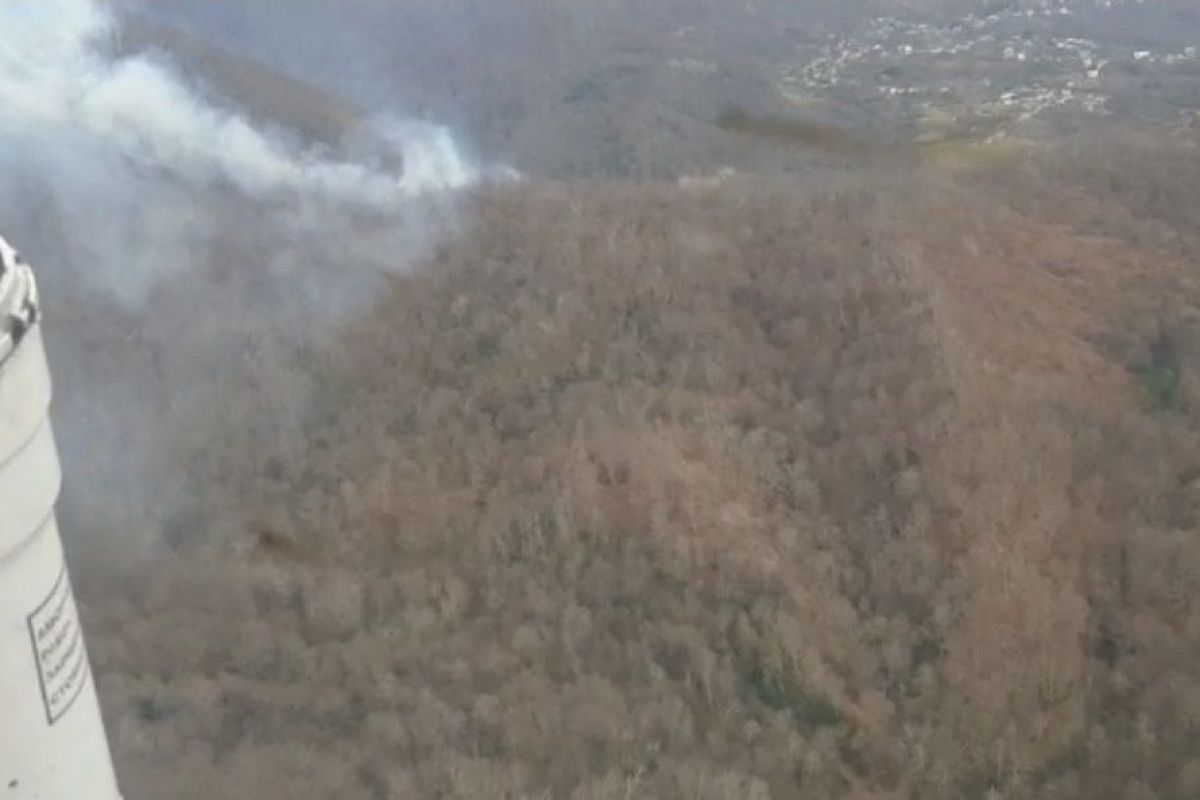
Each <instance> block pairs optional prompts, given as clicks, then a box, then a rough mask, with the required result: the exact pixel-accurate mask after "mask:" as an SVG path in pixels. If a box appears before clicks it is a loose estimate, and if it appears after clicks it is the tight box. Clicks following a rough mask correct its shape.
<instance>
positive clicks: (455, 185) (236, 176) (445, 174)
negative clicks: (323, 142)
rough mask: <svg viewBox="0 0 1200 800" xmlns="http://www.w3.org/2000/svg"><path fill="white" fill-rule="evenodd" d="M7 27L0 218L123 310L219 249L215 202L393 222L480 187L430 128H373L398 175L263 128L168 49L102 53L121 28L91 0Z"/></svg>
mask: <svg viewBox="0 0 1200 800" xmlns="http://www.w3.org/2000/svg"><path fill="white" fill-rule="evenodd" d="M0 25H3V26H4V31H5V33H4V37H3V40H2V41H0V108H2V109H3V113H2V114H0V147H2V148H3V155H0V167H3V169H4V175H5V184H6V186H5V187H3V189H2V190H0V194H2V195H3V196H2V197H0V211H2V212H3V216H2V220H3V221H4V222H5V223H8V224H9V226H10V227H9V228H8V230H9V232H10V235H13V236H14V237H15V238H17V239H18V240H21V241H23V242H24V244H25V246H26V248H29V249H37V250H40V251H45V252H46V253H47V254H48V255H50V256H51V257H53V258H55V259H56V261H58V262H59V263H63V262H64V261H65V262H66V263H68V264H76V265H78V264H86V265H87V267H88V268H87V269H85V270H82V272H81V274H82V277H83V278H84V279H87V280H94V279H97V278H99V279H100V280H99V282H98V283H99V284H100V285H102V286H103V287H104V288H105V289H107V290H109V291H111V292H113V293H115V294H116V295H117V296H119V297H121V298H122V299H123V300H125V301H127V302H140V301H141V300H142V299H144V297H145V295H146V293H147V292H148V291H149V290H150V288H151V287H152V285H153V283H154V281H155V280H156V279H157V278H159V277H161V276H162V275H163V274H164V273H172V272H176V273H177V272H179V271H180V270H181V269H184V268H186V267H187V266H188V265H189V264H191V262H193V261H194V257H192V256H189V252H195V250H196V249H197V248H198V247H203V246H204V245H205V243H206V242H209V243H210V242H211V239H212V237H213V236H214V234H215V231H214V229H213V228H214V225H215V224H216V222H217V220H216V219H214V215H213V214H211V213H209V209H210V208H211V205H212V202H213V194H214V193H217V192H228V191H231V190H232V191H236V192H238V193H241V194H243V195H245V196H248V197H251V198H255V199H259V200H262V201H264V202H269V203H272V204H273V208H272V209H271V211H272V213H274V214H276V215H278V214H279V213H280V209H281V208H286V209H288V211H289V213H290V212H291V211H292V210H294V208H295V207H298V206H306V207H309V208H311V207H313V206H314V205H326V206H330V207H333V208H334V209H337V210H344V209H346V208H348V207H349V208H354V209H358V210H364V209H365V210H372V211H374V212H377V213H389V214H399V213H401V212H407V211H411V208H412V207H413V206H414V204H418V203H428V202H431V200H430V198H436V196H437V195H443V194H446V193H450V192H453V191H455V190H459V189H463V188H465V187H469V186H471V185H473V184H475V183H476V182H477V181H479V180H480V178H481V177H482V175H481V172H480V170H479V169H477V168H476V167H475V166H474V165H473V164H471V163H470V162H469V161H468V160H467V159H466V158H465V157H464V156H463V155H462V153H461V152H460V150H459V148H458V147H457V145H456V143H455V142H454V140H453V137H452V136H451V134H450V133H449V131H447V130H446V129H444V128H441V127H439V126H436V125H432V124H428V123H420V122H400V123H396V122H380V123H377V124H375V125H374V126H373V127H374V128H376V129H378V134H377V136H376V138H377V140H378V141H379V142H381V143H386V144H387V145H388V146H390V147H393V148H395V149H396V150H397V151H399V153H400V154H401V156H400V158H399V159H393V160H394V161H400V160H402V161H403V167H402V168H401V169H400V170H397V171H389V170H387V169H383V168H380V167H379V166H378V165H377V164H374V163H371V162H370V161H366V160H364V161H354V160H343V159H339V158H336V157H332V156H331V155H330V154H329V152H328V149H327V148H325V149H323V150H318V148H315V147H312V146H306V145H305V144H304V143H303V142H300V141H298V137H296V136H289V135H288V134H287V132H283V131H272V130H264V129H263V128H262V127H260V126H259V125H257V124H256V123H255V122H252V121H251V120H250V119H249V118H248V117H247V116H246V115H244V114H243V113H239V112H237V111H233V110H229V109H227V108H222V107H221V106H220V105H218V104H217V103H215V102H212V101H210V100H209V99H207V98H206V97H204V96H203V95H202V94H201V93H200V92H199V91H197V90H196V89H195V88H193V87H192V86H190V85H189V84H188V82H187V81H186V80H185V79H184V78H183V77H182V76H181V75H180V74H179V73H178V72H177V71H176V70H175V69H174V68H173V67H172V66H171V65H170V63H168V62H167V61H166V60H164V59H163V58H162V56H161V55H159V54H154V55H150V54H138V55H133V56H130V57H123V58H112V57H109V56H106V55H105V53H106V52H107V51H108V50H110V49H111V48H109V47H108V45H109V44H110V42H111V41H112V40H113V39H114V37H115V36H116V35H117V34H118V30H117V28H116V25H115V22H114V19H113V17H112V15H111V14H110V13H108V11H107V10H106V9H104V8H102V7H100V6H98V5H97V4H96V3H95V2H93V1H92V0H6V2H4V3H3V4H0ZM364 125H367V126H370V125H371V123H364ZM17 187H21V188H19V189H18V188H17ZM29 192H33V196H30V194H29ZM38 200H41V201H43V203H44V204H45V205H47V206H49V207H50V208H52V209H53V210H54V211H55V213H56V214H57V216H58V217H59V218H60V220H59V224H58V225H57V226H56V228H55V229H54V230H53V231H49V232H47V231H40V230H39V227H40V226H38V225H30V224H29V221H28V220H27V219H26V217H27V216H28V214H29V211H30V209H29V205H30V203H31V202H36V201H38ZM309 216H310V217H311V218H317V217H320V216H321V215H319V214H312V213H310V215H309ZM14 223H15V224H16V225H17V226H18V227H16V228H14V227H12V225H13V224H14ZM413 233H420V232H413ZM419 238H422V239H423V238H424V237H423V236H421V237H419Z"/></svg>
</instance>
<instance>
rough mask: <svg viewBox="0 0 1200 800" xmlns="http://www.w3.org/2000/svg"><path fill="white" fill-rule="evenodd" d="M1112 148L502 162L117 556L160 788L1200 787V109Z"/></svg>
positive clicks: (303, 355) (105, 670) (247, 361)
mask: <svg viewBox="0 0 1200 800" xmlns="http://www.w3.org/2000/svg"><path fill="white" fill-rule="evenodd" d="M1088 147H1089V148H1093V149H1089V150H1087V151H1086V153H1082V154H1080V155H1078V156H1073V155H1072V153H1071V150H1070V148H1065V149H1062V150H1057V151H1053V152H1052V153H1051V154H1048V155H1045V156H1043V155H1037V154H1034V155H1029V156H1026V157H1023V159H1022V160H1020V161H1017V162H1009V163H1007V164H1006V165H1005V166H1004V168H1002V169H993V168H976V169H973V170H967V171H963V170H958V171H953V172H951V171H946V170H934V169H922V170H920V171H913V170H906V169H900V168H897V169H895V170H893V171H890V172H887V173H884V172H881V171H879V170H875V171H872V172H871V173H869V174H868V173H848V174H845V175H843V176H842V177H841V178H839V179H837V180H832V179H830V180H829V181H827V182H824V183H821V182H813V183H810V184H802V185H797V184H796V183H794V182H786V181H782V180H775V181H773V180H770V179H767V178H733V179H730V180H727V181H726V182H724V183H723V184H720V185H713V186H710V187H707V188H705V187H700V188H693V189H689V190H685V189H681V188H679V187H678V186H676V185H674V184H624V183H616V184H591V185H587V184H561V183H553V182H541V183H533V184H528V185H524V186H518V187H512V188H509V189H502V190H493V191H489V192H485V193H484V194H482V195H481V196H479V197H477V198H475V199H474V200H473V201H472V203H473V207H472V209H471V214H470V215H469V219H470V220H472V222H471V224H470V228H469V230H468V231H467V232H465V233H464V234H462V235H461V236H458V237H455V238H454V239H452V240H450V241H448V242H447V243H446V244H444V245H443V246H441V247H439V248H438V249H437V251H436V252H435V253H433V254H432V255H431V256H430V258H429V259H428V263H426V264H425V265H424V266H423V267H422V268H421V269H419V270H417V271H416V272H414V273H412V274H408V275H402V276H399V277H392V278H390V279H389V285H390V289H389V290H388V291H386V292H383V293H381V295H380V296H379V298H378V300H377V302H376V303H374V304H373V305H372V307H371V309H370V311H369V313H365V314H363V315H361V316H357V317H351V318H348V319H347V320H346V321H345V322H344V323H343V324H342V325H341V326H340V327H339V329H338V330H336V331H334V332H332V333H331V332H330V331H328V330H320V331H312V332H310V333H308V334H298V333H297V332H296V331H295V330H292V329H288V330H279V331H276V332H275V333H272V332H270V331H267V332H265V333H264V332H261V331H260V332H257V333H256V334H255V336H254V338H247V340H246V342H245V345H244V348H243V353H244V358H243V360H242V361H240V362H239V365H238V366H237V367H236V368H235V369H233V370H229V371H227V372H226V374H224V376H223V377H222V378H221V379H220V382H219V383H218V384H217V385H216V386H215V387H214V389H213V391H214V392H215V395H216V397H218V398H219V401H217V402H213V403H210V404H208V405H207V406H206V409H207V410H205V411H202V412H201V413H199V414H192V415H190V416H189V424H188V425H187V426H184V427H179V428H178V429H177V433H176V436H175V438H174V439H173V440H172V441H171V442H170V446H169V449H168V452H170V453H171V454H172V455H171V458H172V459H173V460H172V461H171V462H170V465H169V466H170V469H171V470H172V471H173V472H175V473H177V474H179V475H183V476H186V479H185V481H186V485H187V489H188V491H187V493H185V494H183V495H182V497H183V500H182V501H181V502H179V503H178V504H176V503H175V502H172V505H171V507H169V508H163V509H161V514H162V515H163V518H162V520H161V522H160V523H159V524H161V526H162V528H161V529H162V533H163V535H164V536H165V537H166V538H167V541H168V542H169V543H170V547H169V548H167V549H166V551H165V552H156V553H149V554H147V555H145V556H144V557H143V558H142V559H141V560H140V561H137V562H135V563H133V564H119V563H116V562H115V561H114V560H112V559H110V558H106V556H105V554H104V553H103V552H100V551H98V550H92V551H89V550H87V546H86V543H85V544H84V545H83V548H84V549H83V550H81V551H80V552H81V558H83V559H85V561H86V563H88V564H89V568H88V570H86V571H85V572H83V573H81V574H80V577H79V582H80V586H79V591H80V595H81V597H82V598H83V599H84V600H85V601H86V602H85V614H86V623H87V625H88V628H89V632H90V635H91V639H90V642H91V650H92V654H93V659H94V666H95V673H96V675H97V678H98V682H99V686H100V692H101V696H102V700H103V704H104V707H105V712H106V716H107V719H108V722H109V726H110V731H111V733H112V736H113V740H114V747H115V751H116V755H117V758H118V763H119V765H120V771H121V773H122V776H123V779H124V788H125V792H126V795H127V797H128V798H130V800H138V798H143V797H145V798H150V797H164V796H170V797H176V798H181V799H183V800H186V798H208V797H256V798H266V799H268V800H269V798H274V797H279V798H284V797H287V798H293V797H306V798H307V797H313V798H318V797H329V798H334V797H338V798H345V797H378V798H392V797H394V798H407V797H445V798H464V799H465V798H495V797H511V798H543V797H544V798H550V797H555V798H557V797H565V798H573V799H574V800H601V799H604V800H608V799H609V798H612V799H614V800H615V799H616V798H633V797H639V798H640V797H646V798H651V797H653V798H659V799H660V800H671V799H672V798H711V800H733V798H739V800H740V799H741V798H769V797H780V798H787V797H804V798H844V797H857V798H867V797H871V798H882V797H897V798H899V797H922V798H939V797H943V798H956V797H964V796H976V797H977V796H984V795H987V794H988V793H989V792H992V793H994V794H993V795H992V796H1003V797H1011V798H1023V797H1029V798H1032V797H1038V798H1050V797H1062V798H1068V797H1093V798H1100V797H1114V798H1116V797H1120V798H1129V797H1135V798H1141V797H1146V798H1149V797H1175V796H1179V797H1184V796H1190V795H1192V794H1194V793H1195V792H1197V791H1200V761H1197V760H1196V759H1195V755H1194V754H1195V752H1196V749H1195V748H1196V744H1197V735H1198V734H1200V705H1198V700H1197V698H1200V688H1198V687H1200V675H1198V674H1197V668H1198V664H1197V662H1196V660H1195V659H1194V658H1193V657H1192V654H1194V653H1195V651H1196V647H1197V646H1198V645H1200V614H1197V612H1196V610H1195V609H1194V608H1193V603H1192V601H1191V598H1192V597H1194V596H1196V592H1197V589H1200V586H1198V585H1197V583H1198V581H1200V543H1198V542H1197V540H1196V538H1195V536H1194V535H1193V533H1192V532H1193V531H1194V530H1195V526H1196V525H1197V524H1198V522H1200V520H1198V519H1197V517H1196V514H1197V511H1198V506H1197V504H1196V500H1195V497H1196V494H1195V492H1196V486H1197V484H1196V480H1197V476H1198V475H1200V436H1198V433H1200V430H1198V427H1197V422H1198V421H1200V418H1198V417H1197V416H1196V411H1197V409H1198V408H1200V406H1198V405H1197V401H1198V399H1200V398H1197V396H1196V384H1195V378H1194V376H1193V375H1192V374H1191V373H1190V372H1189V371H1188V369H1187V365H1188V364H1190V363H1193V360H1194V359H1193V356H1194V354H1195V352H1196V346H1197V345H1196V343H1197V341H1200V340H1198V339H1197V336H1196V322H1197V319H1198V317H1197V311H1198V309H1200V295H1198V294H1197V286H1196V283H1195V280H1194V278H1193V277H1192V276H1191V274H1190V272H1191V267H1190V266H1189V265H1190V264H1192V263H1194V260H1195V257H1196V256H1197V254H1198V253H1200V248H1197V246H1196V239H1195V235H1194V230H1192V228H1191V223H1190V221H1189V220H1193V219H1194V218H1195V217H1194V216H1191V215H1190V214H1189V213H1188V212H1187V209H1193V210H1195V209H1197V208H1198V206H1197V200H1196V195H1195V194H1194V189H1193V188H1192V187H1194V186H1195V185H1196V184H1195V181H1194V180H1191V179H1190V178H1189V177H1188V176H1189V175H1193V174H1194V172H1195V166H1194V165H1195V163H1196V162H1195V160H1194V157H1193V155H1194V152H1195V147H1196V143H1195V141H1194V140H1186V141H1185V140H1170V141H1168V140H1165V139H1160V138H1156V139H1152V140H1149V141H1143V140H1141V139H1138V138H1137V137H1132V138H1120V139H1116V140H1112V139H1109V140H1099V141H1096V142H1092V143H1090V144H1089V145H1088ZM1094 148H1100V149H1094ZM1098 153H1107V154H1109V155H1111V156H1112V157H1111V158H1107V159H1103V160H1101V159H1098V158H1097V154H1098ZM1118 153H1119V154H1120V156H1119V157H1118V156H1117V155H1116V154H1118ZM1100 163H1104V164H1105V166H1103V167H1099V166H1097V165H1098V164H1100ZM1051 164H1052V165H1054V168H1053V170H1052V169H1050V168H1049V165H1051ZM1147 165H1154V167H1153V169H1149V168H1148V167H1147ZM1142 181H1152V182H1151V183H1147V184H1145V186H1146V188H1145V190H1144V191H1143V190H1141V189H1140V188H1139V187H1140V186H1142V185H1143V184H1142ZM1114 187H1120V190H1119V191H1114ZM1151 187H1153V188H1151ZM1164 193H1166V194H1164ZM1164 197H1170V198H1171V201H1170V206H1169V207H1170V208H1172V209H1175V210H1176V211H1175V213H1173V214H1172V215H1167V214H1164V213H1162V212H1161V211H1160V210H1159V209H1158V206H1157V205H1156V204H1158V203H1163V202H1166V201H1165V200H1164V199H1163V198H1164ZM230 290H231V291H233V289H232V288H231V289H230ZM217 294H218V295H219V290H218V292H217ZM173 297H175V298H176V299H172V298H173ZM159 299H160V302H159V304H158V305H157V307H156V308H155V309H154V311H153V314H156V315H163V317H164V318H165V319H172V320H178V319H180V318H186V315H187V314H188V313H189V312H188V311H186V307H187V305H188V304H189V303H191V304H194V303H195V302H196V300H195V296H194V295H191V294H189V293H187V292H186V291H182V292H180V294H179V295H178V296H174V295H171V294H164V295H162V296H161V297H160V298H159ZM206 302H207V301H206ZM60 313H61V312H60ZM190 313H191V314H195V313H203V311H199V312H197V311H192V312H190ZM181 315H182V316H181ZM151 324H153V320H152V321H151ZM264 337H265V338H264ZM154 347H155V345H152V344H151V343H150V342H148V341H143V342H142V343H141V344H139V343H138V341H137V340H136V339H135V340H134V341H133V342H132V343H131V344H130V345H129V347H128V348H127V349H126V350H125V351H123V353H122V354H121V355H120V356H115V358H118V359H134V360H137V359H141V358H146V359H150V360H153V359H154V358H155V357H156V356H155V354H154V353H153V352H152V350H153V348H154ZM151 394H152V395H153V392H152V393H151ZM163 396H164V398H165V397H168V396H169V392H165V391H164V392H163ZM164 402H170V401H169V400H164ZM156 513H157V512H156Z"/></svg>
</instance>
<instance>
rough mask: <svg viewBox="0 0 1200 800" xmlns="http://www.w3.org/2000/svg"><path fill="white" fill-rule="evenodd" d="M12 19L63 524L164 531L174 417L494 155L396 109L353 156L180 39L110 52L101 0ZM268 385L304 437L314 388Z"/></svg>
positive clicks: (448, 228)
mask: <svg viewBox="0 0 1200 800" xmlns="http://www.w3.org/2000/svg"><path fill="white" fill-rule="evenodd" d="M331 2H333V0H331ZM0 26H2V31H3V33H0V232H3V234H4V235H5V236H6V237H8V238H9V239H10V240H12V241H13V242H14V243H15V244H16V245H17V246H18V247H19V248H20V249H21V250H22V251H23V252H24V254H25V256H26V257H27V258H28V259H29V261H30V262H31V263H32V264H33V265H34V267H35V270H36V271H37V275H38V279H39V282H40V283H41V286H42V290H43V291H42V296H43V300H44V305H45V309H44V310H45V319H46V336H47V342H48V345H49V348H50V357H51V368H52V371H53V373H54V377H55V387H56V399H55V409H54V421H55V425H56V429H57V434H58V439H59V445H60V451H61V454H62V456H63V463H64V469H65V472H66V489H65V491H64V495H63V500H62V505H61V506H60V511H61V512H62V514H63V517H64V533H65V534H66V536H67V538H68V540H70V539H71V538H72V537H74V536H80V537H82V538H89V539H95V538H96V537H97V530H98V528H104V529H106V530H111V531H114V532H117V533H114V534H113V535H117V536H121V537H132V539H133V540H134V541H143V542H144V541H146V540H147V539H149V540H154V539H157V538H159V537H160V536H162V535H163V534H162V532H163V530H164V529H166V528H168V527H170V526H169V525H168V522H169V520H170V519H172V518H173V515H174V516H178V515H179V514H180V513H182V512H180V511H179V509H180V508H182V507H183V506H184V505H185V502H184V500H183V499H186V498H187V497H188V496H190V495H191V494H192V493H193V492H194V491H195V485H194V484H193V483H191V478H190V477H189V473H188V471H187V470H186V469H185V468H183V467H182V466H180V465H181V464H184V463H187V461H188V456H187V455H186V454H184V455H179V454H178V453H177V452H176V451H177V450H178V448H180V447H184V445H180V444H178V441H177V437H178V436H180V435H181V433H180V432H182V431H187V430H189V429H192V428H195V427H196V426H198V425H201V424H202V423H200V422H199V421H198V420H201V419H206V418H211V417H212V416H213V415H214V414H216V415H218V416H219V415H220V414H221V413H223V411H222V410H223V408H224V407H225V405H226V403H227V402H228V395H229V392H230V391H232V390H229V389H228V388H224V389H223V388H222V387H228V386H230V385H231V384H236V385H243V386H244V385H245V381H243V382H242V383H240V384H239V383H238V381H239V380H242V377H244V376H245V375H246V374H247V371H248V370H249V371H250V372H251V373H253V372H254V371H255V370H256V369H257V367H253V366H247V364H248V363H249V362H248V361H247V359H250V360H252V361H253V364H256V365H257V364H266V365H271V366H272V367H273V366H274V365H276V364H283V363H287V362H288V359H293V360H294V359H295V358H296V357H297V356H296V353H297V352H302V351H303V350H304V348H305V347H306V344H305V342H310V341H312V340H314V339H321V338H324V337H328V336H333V335H335V331H336V329H337V327H338V326H339V325H341V324H343V323H345V322H346V321H348V320H349V319H352V318H353V314H354V313H356V312H357V311H358V310H360V309H362V308H364V307H365V306H366V305H367V304H369V303H370V302H371V300H372V298H373V297H374V296H376V294H377V292H378V290H379V288H380V287H381V286H384V285H385V284H386V280H385V279H384V278H383V277H382V276H381V274H382V273H387V272H395V271H397V270H401V271H402V270H406V269H409V268H411V267H412V265H413V264H415V262H417V261H418V260H419V259H420V258H421V256H422V255H423V254H425V253H426V252H428V250H429V248H430V247H431V246H432V245H433V244H435V243H436V242H437V241H438V240H439V238H440V237H442V236H445V235H447V234H449V233H451V232H453V230H455V229H456V227H457V225H458V223H459V217H460V214H459V206H460V205H461V203H459V201H458V199H457V198H459V197H461V196H462V195H463V192H462V191H461V190H464V189H468V188H470V187H471V186H473V185H475V184H476V183H477V182H479V181H481V180H485V179H487V178H488V177H489V176H491V175H495V174H498V173H496V172H494V171H490V170H482V169H479V168H477V167H476V166H474V165H473V164H472V163H471V161H470V160H469V159H468V158H466V157H465V156H464V155H463V154H462V152H461V150H460V149H459V147H458V145H457V143H456V142H455V140H454V137H453V136H452V135H451V133H450V132H449V131H448V130H446V129H445V128H442V127H440V126H437V125H434V124H430V123H426V122H420V121H412V120H407V119H405V118H404V117H403V114H402V113H399V114H397V113H396V112H397V110H396V109H384V110H383V112H384V113H378V114H375V115H373V117H372V119H373V122H371V123H370V126H371V130H370V131H368V132H366V133H365V134H364V133H363V132H361V131H360V132H357V133H358V134H359V136H358V137H355V136H354V135H351V136H349V137H348V138H349V140H350V141H348V142H347V143H346V147H345V148H343V151H344V152H343V154H342V155H337V154H335V151H334V150H333V149H332V148H331V147H329V146H328V145H316V144H306V143H305V142H304V141H303V140H302V137H301V136H300V135H299V134H296V133H292V132H290V131H286V130H282V129H278V128H270V127H267V126H265V125H263V124H260V123H259V122H256V121H255V120H253V119H252V118H251V117H249V116H247V115H246V114H243V113H240V112H238V111H236V110H233V109H232V108H229V107H223V106H222V103H221V101H219V100H214V99H212V97H213V95H211V94H210V93H209V92H208V88H209V87H202V86H198V85H194V84H193V82H192V81H191V80H189V79H188V77H187V76H186V75H185V74H184V73H183V71H182V70H181V69H179V68H177V67H175V66H173V65H172V63H171V60H170V58H171V57H170V55H164V54H163V53H146V54H138V53H135V54H133V55H122V56H116V55H113V53H116V52H121V50H120V48H119V47H117V46H115V45H116V44H117V43H119V37H120V30H119V29H118V27H117V21H116V18H115V17H114V16H113V15H112V14H111V13H110V12H109V10H108V9H107V8H106V7H104V6H102V5H99V4H98V3H97V2H93V0H0ZM347 58H348V59H349V58H353V53H347ZM401 111H402V110H401ZM364 141H366V142H367V143H366V144H364V143H363V142H364ZM392 151H396V152H398V153H399V156H400V157H399V158H398V159H397V158H395V157H394V156H395V152H392ZM400 163H402V167H401V166H399V164H400ZM389 164H392V165H394V166H388V165H389ZM273 385H275V386H276V387H277V389H272V390H270V391H272V392H276V393H277V395H278V397H279V403H280V414H279V415H278V417H277V423H276V424H277V425H278V426H279V431H280V432H279V437H280V438H281V439H283V440H289V441H290V440H291V439H290V437H294V436H295V435H297V434H296V433H295V431H296V430H297V428H298V426H299V424H300V423H299V422H298V421H297V420H299V419H300V415H301V412H302V410H303V408H304V407H305V403H306V402H307V397H308V396H309V395H310V394H311V393H312V391H313V386H312V385H310V384H308V383H305V382H304V381H302V380H300V379H299V378H296V379H295V380H293V378H292V376H291V374H290V373H289V374H285V375H284V377H281V378H280V379H279V381H278V382H277V383H275V384H273ZM259 391H267V390H265V389H261V390H259ZM223 392H224V394H223ZM273 396H274V395H273ZM184 438H186V437H184ZM173 448H174V450H173ZM181 498H183V499H181ZM176 527H178V526H176ZM100 538H101V539H104V537H103V536H100ZM105 543H106V544H112V543H113V542H111V541H106V542H105Z"/></svg>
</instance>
